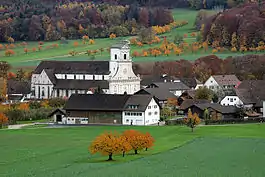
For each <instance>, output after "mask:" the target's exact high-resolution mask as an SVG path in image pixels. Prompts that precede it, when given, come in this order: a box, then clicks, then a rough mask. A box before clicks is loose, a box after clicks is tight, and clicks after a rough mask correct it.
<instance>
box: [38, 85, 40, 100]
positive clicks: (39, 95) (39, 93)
mask: <svg viewBox="0 0 265 177" xmlns="http://www.w3.org/2000/svg"><path fill="white" fill-rule="evenodd" d="M38 98H40V86H38Z"/></svg>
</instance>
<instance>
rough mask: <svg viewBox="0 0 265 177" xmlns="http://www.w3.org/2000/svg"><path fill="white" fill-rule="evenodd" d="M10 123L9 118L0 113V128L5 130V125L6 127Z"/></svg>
mask: <svg viewBox="0 0 265 177" xmlns="http://www.w3.org/2000/svg"><path fill="white" fill-rule="evenodd" d="M7 123H8V118H7V117H6V115H5V114H4V113H2V112H0V126H1V127H0V128H3V126H4V125H6V124H7Z"/></svg>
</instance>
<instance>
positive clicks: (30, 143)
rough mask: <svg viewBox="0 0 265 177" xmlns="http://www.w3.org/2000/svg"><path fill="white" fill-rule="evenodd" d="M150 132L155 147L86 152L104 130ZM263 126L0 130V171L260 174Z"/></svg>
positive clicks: (213, 175) (26, 173)
mask: <svg viewBox="0 0 265 177" xmlns="http://www.w3.org/2000/svg"><path fill="white" fill-rule="evenodd" d="M132 128H133V129H138V130H140V131H143V132H150V133H151V134H152V135H153V136H154V138H155V140H156V142H155V146H154V147H153V148H152V149H150V150H148V151H147V152H146V151H141V152H140V154H139V155H136V156H135V155H132V154H131V153H129V154H128V155H126V156H125V157H124V158H123V157H121V156H120V155H115V156H114V160H115V161H114V162H106V161H105V160H106V159H107V157H102V156H100V155H93V156H92V155H90V154H89V153H88V145H89V143H90V142H91V141H92V140H93V138H94V137H96V136H97V135H99V134H100V133H103V132H105V131H114V130H115V131H118V132H121V131H123V130H126V129H132ZM264 131H265V125H263V124H251V125H228V126H201V127H198V128H196V129H195V132H194V133H192V132H191V131H190V129H188V128H187V127H180V126H160V127H158V126H154V127H126V126H102V127H97V126H90V127H76V128H36V129H21V130H0V142H1V146H0V152H1V153H0V156H1V158H0V176H10V177H16V176H17V177H24V176H45V177H46V176H47V177H49V176H66V177H67V176H69V177H70V176H71V177H72V176H84V177H85V176H90V177H94V176H95V177H100V176H113V177H119V176H121V177H122V176H124V177H127V176H128V177H129V176H130V177H131V176H183V177H190V176H201V177H205V176H211V177H225V176H241V177H249V176H255V177H262V176H264V174H265V169H264V168H263V164H264V163H265V153H264V148H265V139H264V138H265V135H264Z"/></svg>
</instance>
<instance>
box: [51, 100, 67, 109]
mask: <svg viewBox="0 0 265 177" xmlns="http://www.w3.org/2000/svg"><path fill="white" fill-rule="evenodd" d="M65 103H66V100H65V99H62V98H53V99H50V100H48V105H49V106H50V107H52V108H62V107H64V105H65Z"/></svg>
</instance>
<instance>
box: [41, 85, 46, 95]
mask: <svg viewBox="0 0 265 177" xmlns="http://www.w3.org/2000/svg"><path fill="white" fill-rule="evenodd" d="M44 89H45V88H44V87H42V94H41V96H42V97H44V96H45V92H44Z"/></svg>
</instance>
